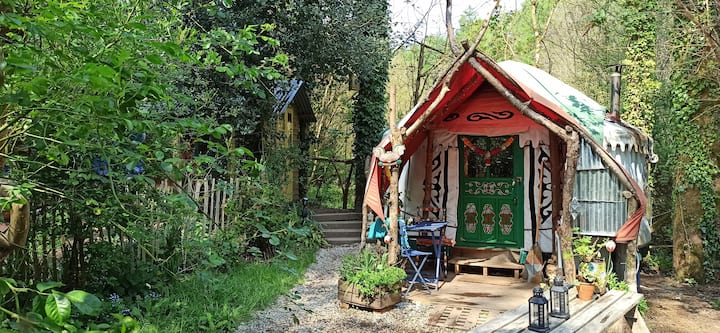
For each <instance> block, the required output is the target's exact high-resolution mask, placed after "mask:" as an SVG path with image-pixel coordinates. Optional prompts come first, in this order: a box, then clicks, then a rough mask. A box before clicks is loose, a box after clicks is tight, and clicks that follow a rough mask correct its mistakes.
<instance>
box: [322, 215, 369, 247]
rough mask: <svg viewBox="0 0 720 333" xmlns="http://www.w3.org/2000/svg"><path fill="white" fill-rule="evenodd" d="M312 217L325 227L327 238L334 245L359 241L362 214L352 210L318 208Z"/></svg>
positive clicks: (324, 232)
mask: <svg viewBox="0 0 720 333" xmlns="http://www.w3.org/2000/svg"><path fill="white" fill-rule="evenodd" d="M311 218H312V219H313V220H315V221H317V222H318V223H319V224H320V225H321V226H322V228H323V234H324V236H325V240H327V242H328V243H330V244H332V245H340V244H350V243H359V242H360V235H361V234H362V214H361V213H357V212H354V211H351V210H340V209H318V210H317V211H314V212H313V214H312V215H311Z"/></svg>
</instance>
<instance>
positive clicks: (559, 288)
mask: <svg viewBox="0 0 720 333" xmlns="http://www.w3.org/2000/svg"><path fill="white" fill-rule="evenodd" d="M568 302H569V300H568V287H567V286H566V285H565V281H563V279H562V277H560V276H556V277H555V281H554V282H553V286H552V287H551V288H550V315H551V316H553V317H555V318H562V319H568V318H570V306H569V304H568Z"/></svg>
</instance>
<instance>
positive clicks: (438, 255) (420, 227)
mask: <svg viewBox="0 0 720 333" xmlns="http://www.w3.org/2000/svg"><path fill="white" fill-rule="evenodd" d="M445 227H447V222H434V221H422V222H419V223H416V224H412V225H408V226H407V227H406V229H407V231H408V232H419V233H421V234H422V233H428V234H430V237H431V239H432V249H433V253H434V254H435V277H434V278H433V279H430V278H424V279H425V281H426V282H428V283H434V284H435V290H437V289H438V287H439V281H440V261H441V260H442V253H443V252H442V246H443V244H442V236H443V235H444V234H445ZM420 237H421V236H420ZM444 277H445V276H444V274H443V278H444Z"/></svg>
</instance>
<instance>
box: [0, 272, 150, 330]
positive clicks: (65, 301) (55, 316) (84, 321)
mask: <svg viewBox="0 0 720 333" xmlns="http://www.w3.org/2000/svg"><path fill="white" fill-rule="evenodd" d="M62 286H63V284H62V283H59V282H43V283H38V284H37V285H36V286H35V287H34V288H29V287H20V286H18V283H17V282H16V281H15V280H13V279H10V278H0V298H2V299H4V301H5V302H3V304H15V309H13V310H11V309H8V308H5V307H4V306H0V311H2V315H1V317H2V322H0V327H2V328H6V329H7V328H10V329H13V330H19V331H23V332H58V333H59V332H69V331H72V332H77V331H79V330H87V331H93V332H137V331H138V326H137V322H136V321H135V320H133V319H132V318H128V317H123V316H120V315H118V316H115V317H111V318H108V320H107V321H102V320H98V314H99V313H100V310H101V302H100V299H98V298H97V297H96V296H95V295H93V294H90V293H88V292H85V291H82V290H72V291H69V292H61V291H58V290H56V289H58V288H60V287H62ZM26 297H31V298H32V302H31V303H30V304H31V306H29V305H28V306H21V299H24V298H26Z"/></svg>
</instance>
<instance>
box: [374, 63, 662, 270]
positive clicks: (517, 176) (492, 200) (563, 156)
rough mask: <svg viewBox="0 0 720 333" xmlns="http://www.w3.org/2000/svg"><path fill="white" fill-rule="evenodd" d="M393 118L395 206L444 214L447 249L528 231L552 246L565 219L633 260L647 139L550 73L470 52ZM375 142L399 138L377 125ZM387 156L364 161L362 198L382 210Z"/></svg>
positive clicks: (506, 239) (514, 246)
mask: <svg viewBox="0 0 720 333" xmlns="http://www.w3.org/2000/svg"><path fill="white" fill-rule="evenodd" d="M397 127H398V128H400V129H401V131H402V132H403V133H404V135H403V137H402V144H401V146H404V147H403V148H404V152H403V153H402V156H400V162H398V164H399V165H400V168H401V170H402V171H401V175H400V181H399V193H400V200H401V202H402V208H401V209H402V210H401V214H405V215H414V216H419V217H420V218H422V219H424V220H443V221H446V222H448V227H447V229H446V232H445V236H446V237H447V238H449V239H451V240H453V241H454V243H455V246H457V247H465V248H495V249H509V250H514V251H521V250H523V249H524V250H527V249H529V248H531V247H532V246H533V244H534V243H535V240H536V239H537V240H538V241H539V245H540V247H541V248H542V252H544V253H548V254H550V253H558V251H559V250H560V247H559V244H560V242H559V241H558V237H559V236H558V233H557V232H556V231H557V230H558V229H559V228H561V227H563V226H564V227H566V228H571V227H576V228H579V229H576V231H577V232H578V233H580V234H587V235H592V236H603V237H609V238H611V239H613V240H615V241H616V242H617V243H618V244H621V245H620V246H621V247H622V248H623V249H625V250H627V251H629V253H630V255H631V256H632V258H630V257H626V256H625V255H622V256H619V257H620V258H621V259H620V260H619V262H618V265H620V266H622V267H624V265H625V262H627V261H629V262H634V259H635V256H634V253H635V248H636V247H637V240H638V235H639V234H640V229H641V224H643V223H646V221H645V222H643V219H644V214H645V210H646V196H645V188H644V187H645V186H646V185H647V163H648V161H649V160H651V157H652V156H653V153H652V140H651V139H650V138H649V137H648V136H647V135H646V134H644V133H642V131H640V130H638V129H636V128H634V127H632V126H629V125H627V124H625V123H624V122H622V121H621V119H620V117H619V116H618V115H617V113H615V112H609V111H608V109H607V108H605V107H603V106H601V105H600V104H598V103H597V102H595V101H593V100H592V99H590V98H589V97H587V96H585V95H584V94H582V93H581V92H579V91H577V90H576V89H574V88H572V87H571V86H569V85H567V84H565V83H563V82H561V81H560V80H558V79H556V78H555V77H553V76H551V75H550V74H548V73H546V72H544V71H542V70H540V69H537V68H535V67H532V66H529V65H526V64H522V63H519V62H514V61H504V62H500V63H495V62H494V61H493V60H492V59H489V58H488V57H487V56H485V55H483V54H482V53H479V52H476V53H474V54H472V56H470V57H466V58H461V59H459V60H458V62H457V63H455V64H454V65H453V66H452V67H451V69H450V70H449V71H448V72H447V73H446V74H445V76H444V77H442V78H441V79H440V80H438V83H437V85H436V87H435V88H434V89H433V90H432V91H431V92H430V94H429V96H428V97H427V99H426V100H424V101H423V102H421V103H419V104H418V105H417V106H416V107H415V108H414V109H413V110H411V111H410V112H409V113H408V114H407V115H406V116H405V117H404V118H403V119H402V120H400V121H399V123H398V124H397ZM378 146H379V147H381V148H383V149H385V150H387V151H390V150H393V148H395V150H398V149H397V146H399V145H398V144H397V143H396V144H395V145H394V146H395V147H393V144H391V142H390V135H389V134H388V135H386V136H385V137H384V138H383V139H382V141H381V142H380V144H379V145H378ZM399 150H400V151H401V152H402V151H403V149H399ZM387 165H388V164H387V163H385V164H384V165H383V163H378V157H377V156H374V157H373V158H372V161H371V164H370V172H369V175H368V183H367V187H366V195H365V200H364V202H365V205H366V207H367V208H369V210H370V211H372V212H373V213H374V214H375V215H376V216H378V217H381V218H385V215H386V212H387V207H385V206H384V201H383V196H384V195H385V193H386V191H387V189H388V185H389V180H388V179H387V177H386V174H387V172H385V171H384V169H385V168H387ZM569 185H571V186H569ZM562 221H572V223H571V224H566V223H563V222H562ZM538 224H539V226H538ZM538 230H539V234H537V231H538ZM628 245H629V247H628ZM623 246H624V247H623ZM630 259H632V261H630ZM623 274H624V272H623ZM628 274H634V270H633V271H631V272H628Z"/></svg>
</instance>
